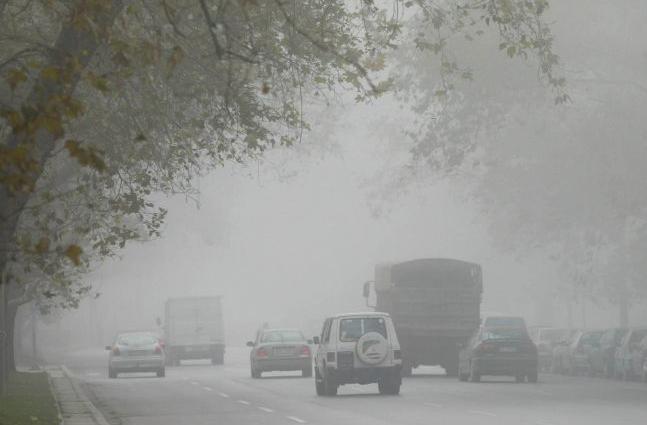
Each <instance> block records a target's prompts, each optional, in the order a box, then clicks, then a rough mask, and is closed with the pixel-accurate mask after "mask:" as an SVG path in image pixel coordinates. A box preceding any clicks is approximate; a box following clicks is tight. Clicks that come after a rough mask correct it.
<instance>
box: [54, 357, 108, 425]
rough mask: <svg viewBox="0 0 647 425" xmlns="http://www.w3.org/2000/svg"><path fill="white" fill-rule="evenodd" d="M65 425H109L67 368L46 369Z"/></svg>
mask: <svg viewBox="0 0 647 425" xmlns="http://www.w3.org/2000/svg"><path fill="white" fill-rule="evenodd" d="M45 370H46V371H47V373H48V375H49V378H50V382H51V384H52V390H53V392H54V397H55V398H56V402H57V403H58V406H59V409H60V412H61V416H62V417H63V425H109V423H108V421H106V419H105V418H104V417H103V415H102V414H101V412H99V410H98V409H97V408H96V407H95V406H94V404H92V402H91V401H90V400H89V399H88V397H87V396H86V394H85V392H84V391H83V388H81V385H80V384H79V381H78V379H77V378H76V377H74V375H73V374H72V373H71V372H70V371H69V370H68V369H67V368H66V367H65V366H49V367H46V368H45Z"/></svg>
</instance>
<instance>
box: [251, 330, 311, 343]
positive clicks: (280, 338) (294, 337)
mask: <svg viewBox="0 0 647 425" xmlns="http://www.w3.org/2000/svg"><path fill="white" fill-rule="evenodd" d="M301 341H305V337H304V336H303V334H302V333H301V332H299V331H266V332H263V335H262V336H261V342H301Z"/></svg>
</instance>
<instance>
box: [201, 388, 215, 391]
mask: <svg viewBox="0 0 647 425" xmlns="http://www.w3.org/2000/svg"><path fill="white" fill-rule="evenodd" d="M202 389H203V390H205V391H213V388H210V387H202Z"/></svg>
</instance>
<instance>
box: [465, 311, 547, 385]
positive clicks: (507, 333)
mask: <svg viewBox="0 0 647 425" xmlns="http://www.w3.org/2000/svg"><path fill="white" fill-rule="evenodd" d="M515 319H516V318H515ZM485 323H488V322H486V321H484V324H485ZM500 323H513V324H514V326H485V325H483V326H481V327H480V328H479V330H478V331H476V332H475V333H474V335H473V336H472V338H471V339H470V340H469V341H468V343H467V344H466V345H465V346H464V347H463V349H462V350H461V351H460V354H459V364H458V378H459V379H460V380H461V381H467V380H468V379H469V380H470V381H471V382H479V381H480V380H481V377H482V376H484V375H493V376H514V377H515V380H516V381H517V382H523V381H524V380H525V379H526V378H527V379H528V382H537V374H538V357H537V346H536V345H535V343H534V342H532V340H531V339H530V336H529V335H528V331H527V330H526V328H525V327H521V326H518V325H519V322H518V321H517V320H511V321H499V320H497V321H490V322H489V324H490V325H492V324H495V325H499V324H500Z"/></svg>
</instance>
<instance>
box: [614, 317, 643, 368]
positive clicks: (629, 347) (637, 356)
mask: <svg viewBox="0 0 647 425" xmlns="http://www.w3.org/2000/svg"><path fill="white" fill-rule="evenodd" d="M645 337H647V328H639V329H630V330H629V331H628V332H627V334H626V335H625V336H624V338H622V342H620V346H619V347H618V349H617V350H616V353H615V375H616V377H617V378H623V379H624V380H626V381H629V380H632V379H635V378H637V377H642V369H643V364H644V351H643V347H641V345H640V344H641V343H642V341H643V339H645Z"/></svg>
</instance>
